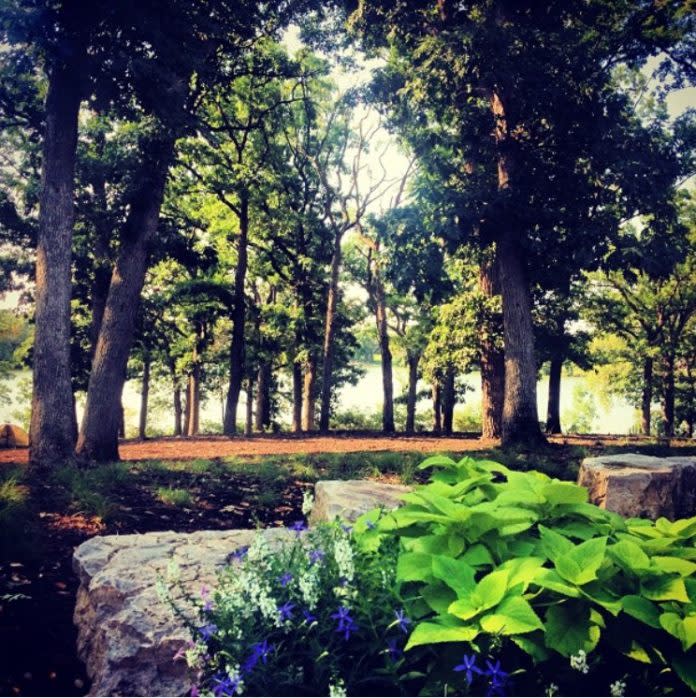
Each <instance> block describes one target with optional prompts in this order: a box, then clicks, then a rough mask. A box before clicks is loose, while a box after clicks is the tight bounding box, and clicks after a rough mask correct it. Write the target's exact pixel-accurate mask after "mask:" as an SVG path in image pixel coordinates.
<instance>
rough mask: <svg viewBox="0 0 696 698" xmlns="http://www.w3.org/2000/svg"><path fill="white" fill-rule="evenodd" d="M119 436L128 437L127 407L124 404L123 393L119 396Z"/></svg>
mask: <svg viewBox="0 0 696 698" xmlns="http://www.w3.org/2000/svg"><path fill="white" fill-rule="evenodd" d="M118 438H119V439H125V438H126V408H125V407H124V406H123V395H120V396H119V398H118Z"/></svg>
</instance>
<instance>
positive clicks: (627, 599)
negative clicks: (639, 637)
mask: <svg viewBox="0 0 696 698" xmlns="http://www.w3.org/2000/svg"><path fill="white" fill-rule="evenodd" d="M621 606H622V607H623V610H624V611H625V612H626V613H628V615H629V616H633V618H636V619H637V620H639V621H641V623H645V624H646V625H649V626H650V627H651V628H659V627H660V608H659V606H657V605H655V604H654V603H653V602H652V601H648V599H644V598H643V597H642V596H637V595H635V594H629V595H627V596H624V597H623V598H622V599H621Z"/></svg>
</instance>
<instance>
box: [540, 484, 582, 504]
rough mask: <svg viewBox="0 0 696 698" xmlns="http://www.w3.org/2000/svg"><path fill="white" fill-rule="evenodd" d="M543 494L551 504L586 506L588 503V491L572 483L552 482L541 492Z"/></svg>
mask: <svg viewBox="0 0 696 698" xmlns="http://www.w3.org/2000/svg"><path fill="white" fill-rule="evenodd" d="M541 494H542V495H543V496H544V497H545V498H546V500H547V501H548V502H549V504H554V505H559V504H584V503H585V502H586V501H587V497H588V494H587V490H586V489H585V488H584V487H579V486H578V485H574V484H572V483H570V482H550V483H549V484H548V485H545V486H544V488H543V489H542V490H541Z"/></svg>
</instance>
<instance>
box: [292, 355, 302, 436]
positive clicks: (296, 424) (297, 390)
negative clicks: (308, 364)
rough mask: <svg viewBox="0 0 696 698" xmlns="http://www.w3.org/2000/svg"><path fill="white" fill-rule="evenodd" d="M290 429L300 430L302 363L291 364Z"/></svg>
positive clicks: (296, 431) (298, 431)
mask: <svg viewBox="0 0 696 698" xmlns="http://www.w3.org/2000/svg"><path fill="white" fill-rule="evenodd" d="M292 430H293V432H294V433H295V434H300V433H301V432H302V364H301V363H299V362H297V361H295V362H294V363H293V364H292Z"/></svg>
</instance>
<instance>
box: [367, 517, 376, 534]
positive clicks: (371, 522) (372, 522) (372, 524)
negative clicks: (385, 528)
mask: <svg viewBox="0 0 696 698" xmlns="http://www.w3.org/2000/svg"><path fill="white" fill-rule="evenodd" d="M365 525H366V526H367V528H368V529H369V530H370V531H372V530H373V529H375V528H377V524H376V523H375V522H374V521H371V520H370V519H368V520H367V521H365Z"/></svg>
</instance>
